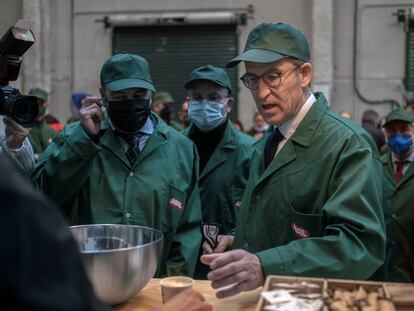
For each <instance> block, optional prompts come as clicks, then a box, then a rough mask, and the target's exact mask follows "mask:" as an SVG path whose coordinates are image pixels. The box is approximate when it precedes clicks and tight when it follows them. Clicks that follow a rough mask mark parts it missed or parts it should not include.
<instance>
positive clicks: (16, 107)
mask: <svg viewBox="0 0 414 311" xmlns="http://www.w3.org/2000/svg"><path fill="white" fill-rule="evenodd" d="M5 106H6V107H5V108H6V109H5V110H6V115H8V116H9V117H11V118H12V119H13V120H15V121H16V122H17V123H19V124H20V125H22V126H23V127H32V126H33V122H34V120H35V119H36V117H37V114H38V113H39V107H38V105H37V98H36V97H35V96H26V95H16V96H13V97H10V98H8V100H7V102H6V103H5Z"/></svg>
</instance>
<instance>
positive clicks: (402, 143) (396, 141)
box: [387, 133, 413, 153]
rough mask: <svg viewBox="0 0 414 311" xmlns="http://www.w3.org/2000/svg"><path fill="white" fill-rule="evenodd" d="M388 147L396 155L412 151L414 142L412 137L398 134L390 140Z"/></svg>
mask: <svg viewBox="0 0 414 311" xmlns="http://www.w3.org/2000/svg"><path fill="white" fill-rule="evenodd" d="M387 145H388V147H390V149H391V150H392V151H393V152H395V153H404V152H406V151H408V150H410V148H411V146H412V145H413V140H412V138H411V136H410V135H402V134H400V133H397V134H395V135H393V136H391V137H390V138H388V141H387Z"/></svg>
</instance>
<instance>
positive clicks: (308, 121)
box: [254, 93, 328, 185]
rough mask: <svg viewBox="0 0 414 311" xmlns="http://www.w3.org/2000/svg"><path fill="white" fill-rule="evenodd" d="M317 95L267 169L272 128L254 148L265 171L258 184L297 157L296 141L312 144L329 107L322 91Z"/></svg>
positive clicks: (301, 143)
mask: <svg viewBox="0 0 414 311" xmlns="http://www.w3.org/2000/svg"><path fill="white" fill-rule="evenodd" d="M315 97H316V99H317V101H316V102H315V103H314V104H313V105H312V107H311V109H310V110H309V111H308V113H307V114H306V116H305V117H304V119H303V120H302V122H301V123H300V124H299V126H298V128H297V129H296V131H295V132H294V133H293V135H292V137H291V138H290V139H288V141H287V142H286V144H285V145H284V147H283V149H282V150H280V152H279V153H278V154H277V155H276V157H277V161H272V162H270V165H269V166H268V167H267V169H266V170H265V168H264V147H265V144H266V141H267V138H268V136H269V135H270V133H271V132H272V129H269V130H268V131H267V132H266V134H265V135H264V136H263V138H262V139H261V140H260V141H258V142H257V143H256V144H255V145H254V148H255V150H256V152H257V153H258V155H259V157H260V162H261V164H260V169H261V172H263V174H261V177H260V179H259V180H258V182H257V185H258V184H260V183H261V182H263V181H264V180H265V179H267V178H268V177H269V176H270V175H272V174H273V173H274V172H275V171H277V170H279V169H280V168H282V167H283V166H285V165H287V164H289V163H290V162H292V161H294V160H295V159H296V154H295V148H294V143H296V144H299V145H302V146H304V147H309V146H310V144H311V141H312V138H313V135H314V133H315V131H316V129H317V127H318V126H319V123H320V121H321V120H322V117H323V115H324V114H325V112H326V110H327V109H328V105H327V101H326V98H325V96H324V95H323V94H322V93H315Z"/></svg>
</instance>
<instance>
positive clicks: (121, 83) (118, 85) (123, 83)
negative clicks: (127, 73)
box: [105, 78, 156, 92]
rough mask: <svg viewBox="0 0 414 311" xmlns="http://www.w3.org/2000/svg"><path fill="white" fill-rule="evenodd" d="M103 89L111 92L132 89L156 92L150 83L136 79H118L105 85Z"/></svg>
mask: <svg viewBox="0 0 414 311" xmlns="http://www.w3.org/2000/svg"><path fill="white" fill-rule="evenodd" d="M105 87H107V88H108V89H109V90H111V91H113V92H116V91H120V90H125V89H130V88H134V87H137V88H143V89H147V90H150V91H153V92H156V91H155V88H154V86H153V85H152V84H151V83H149V82H147V81H145V80H141V79H137V78H125V79H119V80H116V81H112V82H109V83H107V84H105Z"/></svg>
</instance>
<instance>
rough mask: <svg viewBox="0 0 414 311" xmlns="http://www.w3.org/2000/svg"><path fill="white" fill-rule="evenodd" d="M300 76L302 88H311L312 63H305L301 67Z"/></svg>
mask: <svg viewBox="0 0 414 311" xmlns="http://www.w3.org/2000/svg"><path fill="white" fill-rule="evenodd" d="M300 74H301V76H302V81H301V84H300V85H301V87H303V88H306V87H309V85H310V83H311V81H312V77H313V67H312V64H311V63H304V64H303V65H302V66H301V67H300Z"/></svg>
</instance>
